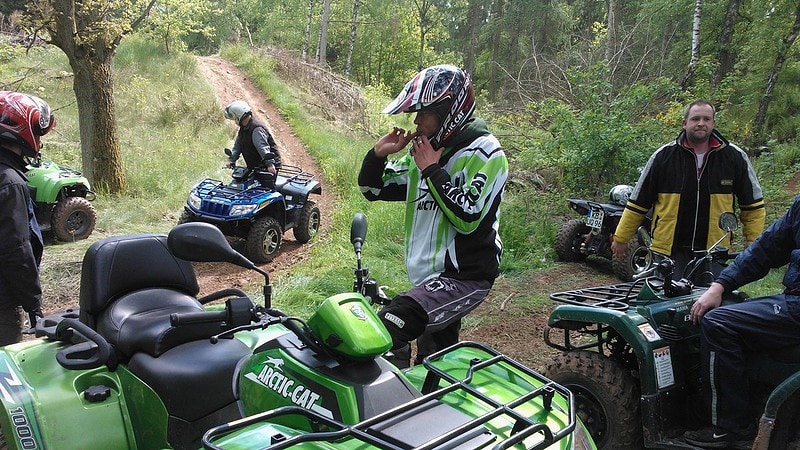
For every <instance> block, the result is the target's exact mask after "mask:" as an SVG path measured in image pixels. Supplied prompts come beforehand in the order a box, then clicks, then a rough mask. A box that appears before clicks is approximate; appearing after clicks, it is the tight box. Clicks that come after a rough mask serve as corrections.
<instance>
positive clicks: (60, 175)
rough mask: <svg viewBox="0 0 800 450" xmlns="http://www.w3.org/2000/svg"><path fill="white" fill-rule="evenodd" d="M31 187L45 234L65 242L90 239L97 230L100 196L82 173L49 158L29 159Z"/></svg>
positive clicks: (40, 225) (27, 173)
mask: <svg viewBox="0 0 800 450" xmlns="http://www.w3.org/2000/svg"><path fill="white" fill-rule="evenodd" d="M25 175H26V176H27V177H28V185H29V186H30V188H31V196H32V197H33V198H34V202H35V204H36V211H35V213H36V220H37V221H38V222H39V227H41V229H42V231H43V232H48V231H49V232H52V234H53V236H54V237H55V238H56V239H57V240H59V241H62V242H73V241H79V240H81V239H86V238H87V237H89V235H90V234H92V231H94V226H95V224H96V223H97V211H95V209H94V206H93V205H92V203H91V202H92V201H93V200H94V199H95V198H96V197H97V195H96V194H95V193H94V192H93V191H92V189H91V187H90V186H89V180H87V179H86V177H84V176H83V175H81V173H80V172H78V171H76V170H73V169H70V168H68V167H64V166H62V165H59V164H56V163H54V162H53V161H51V160H49V159H44V158H42V156H41V154H40V155H39V158H37V159H31V158H29V159H28V171H27V172H26V174H25Z"/></svg>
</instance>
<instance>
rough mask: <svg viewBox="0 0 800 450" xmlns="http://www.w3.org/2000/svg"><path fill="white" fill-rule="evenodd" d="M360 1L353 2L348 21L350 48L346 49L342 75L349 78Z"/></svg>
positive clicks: (354, 0)
mask: <svg viewBox="0 0 800 450" xmlns="http://www.w3.org/2000/svg"><path fill="white" fill-rule="evenodd" d="M359 3H360V1H359V0H353V17H352V19H351V21H350V47H349V48H348V49H347V64H346V65H345V68H344V75H345V76H346V77H350V69H351V68H352V64H353V50H354V49H355V47H356V29H357V27H358V6H359Z"/></svg>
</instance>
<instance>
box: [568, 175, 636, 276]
mask: <svg viewBox="0 0 800 450" xmlns="http://www.w3.org/2000/svg"><path fill="white" fill-rule="evenodd" d="M632 191H633V187H631V186H628V185H624V184H620V185H617V186H614V187H613V188H611V191H610V192H609V194H608V197H609V198H608V203H598V202H594V201H591V200H586V199H583V198H568V199H567V203H568V204H569V208H570V209H572V210H573V211H575V212H577V213H578V214H580V215H581V216H583V217H582V218H581V219H571V220H568V221H567V222H565V223H564V224H562V225H561V228H560V229H559V230H558V234H557V235H556V241H555V250H556V255H557V256H558V258H559V259H560V260H561V261H573V262H574V261H583V260H585V259H586V257H587V256H591V255H597V256H601V257H603V258H606V259H610V260H611V269H612V270H613V271H614V275H616V276H617V277H618V278H619V279H620V280H622V281H631V280H632V279H633V275H635V274H637V273H639V272H641V271H642V270H644V269H645V267H647V264H648V261H647V257H648V256H649V254H648V252H647V249H643V248H641V246H640V245H639V242H638V241H637V239H636V238H635V237H634V238H633V239H631V241H630V242H629V243H628V247H627V248H626V251H625V252H624V253H623V254H622V255H620V256H617V255H614V254H613V253H612V252H611V240H612V238H613V236H614V230H616V229H617V224H618V223H619V220H620V218H621V217H622V212H623V211H624V210H625V204H626V203H627V202H628V198H629V197H630V194H631V192H632ZM643 226H645V227H647V228H649V227H650V214H648V215H647V216H646V217H645V219H644V222H643Z"/></svg>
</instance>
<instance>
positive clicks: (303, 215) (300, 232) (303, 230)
mask: <svg viewBox="0 0 800 450" xmlns="http://www.w3.org/2000/svg"><path fill="white" fill-rule="evenodd" d="M320 217H321V215H320V212H319V207H318V206H317V204H316V203H315V202H312V201H311V200H308V201H306V203H305V205H303V210H302V211H300V218H299V219H298V221H297V225H295V226H294V228H293V229H292V233H294V239H295V240H296V241H297V242H298V243H300V244H305V243H306V242H308V241H310V240H311V239H312V238H313V237H314V236H316V235H317V232H318V231H319V224H320Z"/></svg>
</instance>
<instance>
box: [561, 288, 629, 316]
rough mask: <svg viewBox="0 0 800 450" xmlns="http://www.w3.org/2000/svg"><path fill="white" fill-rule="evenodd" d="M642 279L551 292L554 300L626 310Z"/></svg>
mask: <svg viewBox="0 0 800 450" xmlns="http://www.w3.org/2000/svg"><path fill="white" fill-rule="evenodd" d="M639 284H641V281H631V282H627V283H620V284H612V285H608V286H594V287H588V288H582V289H574V290H571V291H564V292H556V293H553V294H550V298H551V299H552V300H555V301H558V302H562V303H567V304H570V305H578V306H593V307H596V308H609V309H615V310H619V311H624V310H626V309H628V307H629V306H630V301H631V300H633V299H634V298H636V295H637V294H638V292H639V290H638V289H637V287H638V285H639Z"/></svg>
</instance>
